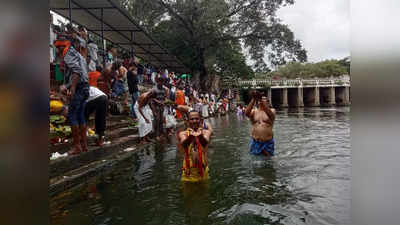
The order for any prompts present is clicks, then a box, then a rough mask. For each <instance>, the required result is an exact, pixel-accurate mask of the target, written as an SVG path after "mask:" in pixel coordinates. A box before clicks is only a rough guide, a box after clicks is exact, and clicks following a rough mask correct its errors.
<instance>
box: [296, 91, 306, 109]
mask: <svg viewBox="0 0 400 225" xmlns="http://www.w3.org/2000/svg"><path fill="white" fill-rule="evenodd" d="M296 106H297V107H304V102H303V88H302V87H300V88H297V105H296Z"/></svg>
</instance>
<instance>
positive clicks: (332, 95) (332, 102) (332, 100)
mask: <svg viewBox="0 0 400 225" xmlns="http://www.w3.org/2000/svg"><path fill="white" fill-rule="evenodd" d="M329 92H330V93H329V105H336V96H335V87H331V88H330V90H329Z"/></svg>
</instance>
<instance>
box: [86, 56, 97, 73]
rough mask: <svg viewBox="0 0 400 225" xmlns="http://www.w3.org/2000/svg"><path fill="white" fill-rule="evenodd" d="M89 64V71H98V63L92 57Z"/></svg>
mask: <svg viewBox="0 0 400 225" xmlns="http://www.w3.org/2000/svg"><path fill="white" fill-rule="evenodd" d="M88 66H89V72H93V71H96V63H95V62H94V61H93V60H92V59H90V62H89V65H88Z"/></svg>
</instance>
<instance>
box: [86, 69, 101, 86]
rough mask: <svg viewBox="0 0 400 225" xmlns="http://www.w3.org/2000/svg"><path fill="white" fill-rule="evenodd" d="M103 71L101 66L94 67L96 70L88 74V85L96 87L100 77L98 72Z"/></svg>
mask: <svg viewBox="0 0 400 225" xmlns="http://www.w3.org/2000/svg"><path fill="white" fill-rule="evenodd" d="M102 70H103V69H102V68H101V66H96V70H95V71H92V72H89V85H90V86H93V87H97V79H99V76H100V75H101V73H100V71H102Z"/></svg>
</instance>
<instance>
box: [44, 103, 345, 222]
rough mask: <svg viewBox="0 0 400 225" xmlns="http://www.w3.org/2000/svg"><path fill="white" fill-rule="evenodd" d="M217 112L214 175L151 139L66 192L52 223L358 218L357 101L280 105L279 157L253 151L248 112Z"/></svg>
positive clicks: (211, 153)
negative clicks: (194, 179)
mask: <svg viewBox="0 0 400 225" xmlns="http://www.w3.org/2000/svg"><path fill="white" fill-rule="evenodd" d="M208 120H209V122H210V123H211V124H212V126H213V127H214V129H215V130H214V135H213V138H212V140H211V144H210V146H209V164H210V180H209V182H208V183H206V184H202V185H189V184H182V183H181V181H180V175H181V166H182V160H183V157H182V155H180V154H179V153H177V151H176V147H175V145H174V143H173V142H172V143H171V144H168V145H152V146H148V147H146V148H144V149H142V150H140V151H138V152H137V153H135V154H134V155H133V156H132V157H131V158H129V159H128V160H125V161H124V162H122V163H120V164H119V165H117V166H116V167H115V168H113V169H112V171H111V172H110V173H108V174H106V175H104V176H101V177H98V178H97V179H96V181H95V182H92V184H88V187H87V190H88V191H83V192H82V191H75V192H74V191H71V192H66V193H64V194H63V195H61V196H59V197H58V198H57V202H64V204H63V205H62V206H60V205H58V206H57V208H55V206H52V207H51V212H52V213H51V214H52V216H51V222H52V224H65V225H67V224H68V225H69V224H73V225H80V224H82V225H83V224H85V225H86V224H96V225H106V224H107V225H112V224H115V225H116V224H121V225H122V224H140V225H145V224H149V225H150V224H174V225H175V224H190V225H197V224H198V225H201V224H204V225H208V224H243V225H251V224H341V225H343V224H350V172H351V159H350V155H351V154H350V108H349V107H338V108H304V109H303V108H300V109H283V110H280V111H278V112H277V117H276V121H275V126H274V138H275V154H276V156H275V157H273V158H266V157H263V156H253V155H250V154H249V148H248V145H249V141H250V136H249V133H250V128H251V126H250V122H249V121H248V120H247V119H244V118H239V117H237V116H236V115H235V114H229V115H227V116H223V117H216V118H209V119H208Z"/></svg>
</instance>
